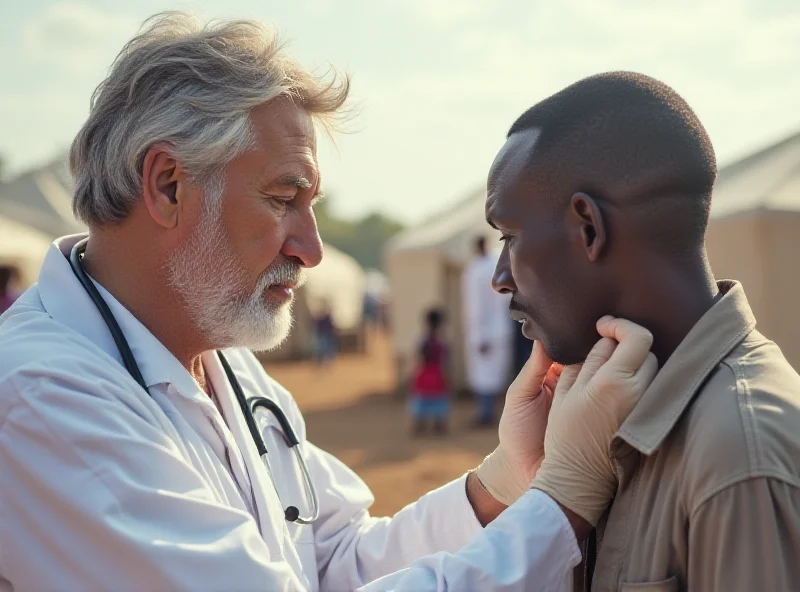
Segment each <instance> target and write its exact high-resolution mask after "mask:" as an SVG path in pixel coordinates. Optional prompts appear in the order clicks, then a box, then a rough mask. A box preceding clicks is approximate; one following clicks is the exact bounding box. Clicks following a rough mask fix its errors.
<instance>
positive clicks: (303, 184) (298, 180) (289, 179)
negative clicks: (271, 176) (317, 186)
mask: <svg viewBox="0 0 800 592" xmlns="http://www.w3.org/2000/svg"><path fill="white" fill-rule="evenodd" d="M277 184H278V185H281V186H283V187H297V188H298V189H310V188H311V182H310V181H309V180H308V179H306V178H305V177H304V176H302V175H284V176H283V177H281V178H280V179H278V181H277Z"/></svg>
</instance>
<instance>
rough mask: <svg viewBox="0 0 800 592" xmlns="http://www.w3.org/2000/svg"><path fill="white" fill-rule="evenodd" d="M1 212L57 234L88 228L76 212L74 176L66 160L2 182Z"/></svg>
mask: <svg viewBox="0 0 800 592" xmlns="http://www.w3.org/2000/svg"><path fill="white" fill-rule="evenodd" d="M0 215H2V216H4V217H6V218H9V219H11V220H16V221H17V222H20V223H22V224H25V225H26V226H30V227H32V228H36V229H38V230H39V231H41V232H43V233H44V234H47V235H48V236H50V237H53V238H55V237H58V236H63V235H66V234H75V233H78V232H84V231H85V230H86V228H85V226H84V225H83V224H81V223H79V222H78V221H77V220H75V217H74V216H73V214H72V180H71V178H70V176H69V173H68V172H67V169H66V164H65V162H64V161H63V160H57V161H54V162H52V163H50V164H48V165H46V166H42V167H39V168H36V169H33V170H30V171H28V172H26V173H23V174H21V175H19V176H18V177H15V178H14V179H12V180H10V181H8V182H7V183H3V184H2V185H0Z"/></svg>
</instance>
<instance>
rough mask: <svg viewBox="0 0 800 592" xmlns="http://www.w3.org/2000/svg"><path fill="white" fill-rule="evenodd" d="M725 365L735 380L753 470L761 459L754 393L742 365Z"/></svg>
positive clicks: (750, 465)
mask: <svg viewBox="0 0 800 592" xmlns="http://www.w3.org/2000/svg"><path fill="white" fill-rule="evenodd" d="M725 365H726V366H727V367H728V368H730V370H731V371H732V372H733V376H734V378H735V384H736V394H737V399H738V403H739V417H740V419H741V421H742V428H743V431H744V438H745V442H746V444H747V457H748V458H747V460H748V462H749V468H750V469H752V468H753V467H755V466H756V465H757V463H758V458H759V445H758V434H757V433H756V426H755V417H754V414H753V405H752V392H751V390H750V386H749V384H748V382H747V379H746V378H745V376H744V372H743V368H742V366H741V364H738V363H735V362H725Z"/></svg>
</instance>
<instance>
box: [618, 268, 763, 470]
mask: <svg viewBox="0 0 800 592" xmlns="http://www.w3.org/2000/svg"><path fill="white" fill-rule="evenodd" d="M717 286H718V288H719V291H720V292H721V293H722V294H723V296H722V298H721V299H720V300H718V301H717V303H716V304H714V306H712V307H711V309H709V310H708V312H706V314H705V315H703V317H702V318H701V319H700V320H699V321H698V322H697V324H696V325H695V326H694V327H692V330H691V331H690V332H689V334H688V335H687V336H686V338H685V339H684V340H683V341H682V342H681V344H680V345H679V346H678V349H676V350H675V353H673V354H672V356H670V358H669V359H668V360H667V363H666V364H665V365H664V367H663V368H662V369H661V370H660V371H659V373H658V375H656V378H655V380H654V381H653V382H652V384H651V385H650V386H649V387H648V389H647V390H646V391H645V392H644V394H643V395H642V398H641V399H640V400H639V402H638V403H637V404H636V407H635V408H634V409H633V411H632V412H631V414H630V415H629V416H628V418H627V419H626V420H625V422H624V423H623V424H622V427H621V428H620V430H619V431H618V432H617V435H616V436H617V438H620V439H622V440H624V441H625V442H627V443H628V444H630V445H631V446H633V447H634V448H636V449H637V450H639V451H640V452H642V453H643V454H647V455H650V454H652V453H653V452H655V451H656V450H657V449H658V448H659V446H661V443H662V442H663V441H664V439H665V438H666V437H667V436H668V435H669V433H670V432H671V431H672V429H673V428H674V427H675V424H676V423H677V422H678V419H679V418H680V416H681V414H682V413H683V412H684V410H685V409H686V407H687V406H688V405H689V403H690V402H691V401H692V399H693V398H694V395H695V394H696V393H697V391H698V390H700V388H701V386H702V384H703V382H704V381H705V380H706V378H707V377H708V376H709V375H710V374H711V372H713V371H714V369H715V368H716V367H717V366H718V365H719V363H720V362H722V360H724V359H725V357H726V356H727V355H728V354H729V353H730V352H731V351H732V350H733V348H735V347H736V346H737V345H738V344H739V343H740V342H741V341H742V339H744V338H745V337H746V336H747V335H748V334H749V333H750V332H751V331H752V330H753V329H754V328H755V325H756V320H755V317H754V316H753V313H752V311H751V310H750V305H749V304H748V302H747V297H746V296H745V294H744V290H743V289H742V286H741V284H739V283H738V282H734V281H728V280H725V281H720V282H717ZM615 449H616V446H613V447H612V450H615Z"/></svg>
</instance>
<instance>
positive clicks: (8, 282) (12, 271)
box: [0, 266, 19, 314]
mask: <svg viewBox="0 0 800 592" xmlns="http://www.w3.org/2000/svg"><path fill="white" fill-rule="evenodd" d="M18 277H19V274H18V273H17V270H16V268H14V267H10V266H4V267H0V314H3V313H4V312H5V311H6V310H8V308H9V307H10V306H11V305H12V304H13V303H14V301H15V300H16V299H17V297H18V296H19V290H18Z"/></svg>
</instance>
